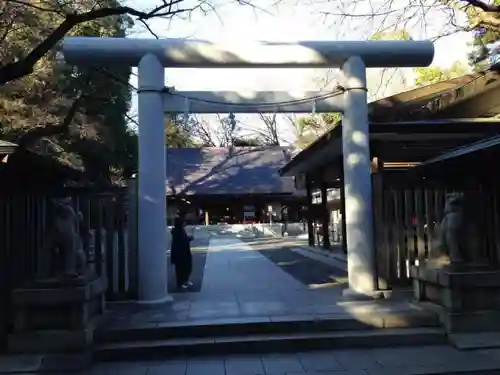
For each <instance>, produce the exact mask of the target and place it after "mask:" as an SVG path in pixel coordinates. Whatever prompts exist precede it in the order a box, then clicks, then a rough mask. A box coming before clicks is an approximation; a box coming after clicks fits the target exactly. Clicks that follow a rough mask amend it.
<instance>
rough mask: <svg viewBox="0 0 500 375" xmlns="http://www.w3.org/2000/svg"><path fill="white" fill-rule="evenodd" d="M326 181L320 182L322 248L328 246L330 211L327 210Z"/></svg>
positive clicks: (327, 247)
mask: <svg viewBox="0 0 500 375" xmlns="http://www.w3.org/2000/svg"><path fill="white" fill-rule="evenodd" d="M326 190H327V187H326V183H325V182H323V181H322V182H321V216H322V220H321V224H322V226H321V229H322V232H323V248H325V249H329V248H330V212H329V210H328V197H327V195H326Z"/></svg>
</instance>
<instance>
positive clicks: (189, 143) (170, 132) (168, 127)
mask: <svg viewBox="0 0 500 375" xmlns="http://www.w3.org/2000/svg"><path fill="white" fill-rule="evenodd" d="M192 126H193V122H192V120H190V121H188V122H187V123H186V122H185V121H184V118H183V116H175V117H173V118H172V117H169V116H167V117H165V142H166V144H167V146H168V147H172V148H182V147H196V145H197V144H196V143H195V142H194V140H193V139H192V136H191V128H192Z"/></svg>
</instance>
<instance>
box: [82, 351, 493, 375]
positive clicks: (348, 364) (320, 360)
mask: <svg viewBox="0 0 500 375" xmlns="http://www.w3.org/2000/svg"><path fill="white" fill-rule="evenodd" d="M451 373H453V374H458V373H463V374H466V373H469V374H470V373H474V374H478V375H479V374H481V375H487V374H498V373H500V352H498V351H484V352H461V351H458V350H456V349H454V348H452V347H449V346H432V347H410V348H383V349H373V350H338V351H316V352H314V351H313V352H302V353H295V354H269V355H244V356H241V355H240V356H227V357H223V358H196V359H178V360H173V361H162V362H140V363H102V364H97V365H95V366H94V367H93V368H92V369H91V370H90V371H88V372H87V373H86V375H114V374H122V375H293V374H295V375H313V374H314V375H417V374H422V375H423V374H451Z"/></svg>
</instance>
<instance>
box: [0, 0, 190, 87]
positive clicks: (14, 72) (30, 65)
mask: <svg viewBox="0 0 500 375" xmlns="http://www.w3.org/2000/svg"><path fill="white" fill-rule="evenodd" d="M10 1H11V2H13V3H17V4H20V5H24V6H27V7H35V8H36V9H39V10H43V11H47V10H48V9H45V8H42V9H40V7H38V6H34V5H33V4H31V3H28V2H24V1H22V0H10ZM183 1H185V0H169V1H165V0H164V1H163V4H162V5H159V6H157V7H156V8H154V9H153V10H151V11H149V12H143V11H139V10H137V9H134V8H131V7H128V6H117V7H107V8H99V9H93V10H90V11H88V12H83V13H76V12H75V13H73V14H66V15H65V16H64V17H65V18H64V21H62V23H61V24H59V26H58V27H57V28H56V29H55V30H53V31H52V33H50V35H49V36H48V37H47V38H46V39H45V40H44V41H43V42H41V43H40V44H39V45H37V46H36V47H35V48H34V49H33V50H32V51H31V52H30V53H28V55H27V56H26V57H24V58H23V59H21V60H18V61H15V62H12V63H7V64H4V65H1V66H0V85H4V84H5V83H7V82H10V81H13V80H16V79H19V78H21V77H24V76H26V75H28V74H31V73H33V70H34V67H35V65H36V63H37V62H38V61H39V60H40V59H41V58H42V57H43V56H45V55H46V54H47V53H48V52H49V51H51V50H52V49H53V48H54V47H55V46H56V45H57V44H58V43H59V42H60V41H61V40H62V39H63V38H64V36H66V34H67V33H69V32H70V31H71V30H72V29H73V27H75V26H76V25H79V24H81V23H84V22H88V21H93V20H96V19H100V18H105V17H109V16H121V15H127V14H128V15H130V16H134V17H136V18H137V19H138V20H139V21H145V20H148V19H151V18H154V17H165V16H168V17H172V16H174V15H176V14H180V13H186V12H190V11H192V10H194V9H196V8H197V7H199V5H198V6H194V7H192V8H177V9H175V8H173V6H174V5H177V4H180V3H181V2H183Z"/></svg>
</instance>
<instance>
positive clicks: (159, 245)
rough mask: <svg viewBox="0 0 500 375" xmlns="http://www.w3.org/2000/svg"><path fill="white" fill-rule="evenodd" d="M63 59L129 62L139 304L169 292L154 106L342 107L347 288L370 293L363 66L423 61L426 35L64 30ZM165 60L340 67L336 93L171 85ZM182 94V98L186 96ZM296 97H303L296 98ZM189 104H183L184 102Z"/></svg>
mask: <svg viewBox="0 0 500 375" xmlns="http://www.w3.org/2000/svg"><path fill="white" fill-rule="evenodd" d="M62 52H63V54H64V58H65V60H66V62H67V63H68V64H74V65H97V66H107V67H109V68H110V69H112V68H113V66H116V65H118V64H122V65H126V66H134V67H138V73H139V93H138V96H139V170H138V179H139V182H138V183H139V187H138V245H139V270H138V273H139V302H142V303H161V302H164V301H167V300H169V295H168V291H167V269H166V254H165V248H166V242H167V234H166V230H167V229H166V190H165V181H166V173H165V172H166V158H165V142H164V140H165V137H164V113H184V112H186V111H187V110H189V112H191V113H224V112H233V113H259V112H296V113H308V112H311V109H312V105H311V102H313V101H314V102H315V110H316V112H318V113H321V112H342V113H343V117H342V126H343V132H342V134H343V135H342V145H343V164H344V184H345V199H346V202H345V207H346V212H345V218H346V226H347V258H348V280H349V289H348V290H347V293H348V294H354V295H355V296H373V295H374V294H376V290H375V288H376V283H375V275H376V273H375V272H376V264H375V249H374V243H373V223H372V220H373V215H372V191H371V176H370V147H369V137H368V131H369V130H368V109H367V108H368V107H367V89H366V68H385V67H389V68H395V67H418V66H428V65H429V64H430V63H431V62H432V60H433V57H434V46H433V44H432V43H431V42H429V41H352V42H349V41H307V42H296V43H269V42H268V43H250V44H249V43H239V44H234V45H223V44H213V43H211V42H207V41H198V40H186V39H160V40H148V39H128V38H87V37H67V38H65V39H64V41H63V43H62ZM165 68H341V70H342V72H343V75H344V82H343V83H342V86H343V87H342V88H343V90H342V94H341V95H325V93H324V92H306V93H302V94H292V93H287V92H254V93H249V94H243V93H238V92H172V91H171V90H168V89H166V88H165ZM186 98H189V99H186ZM304 99H305V100H304ZM187 101H188V102H189V108H188V109H187V108H186V102H187Z"/></svg>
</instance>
